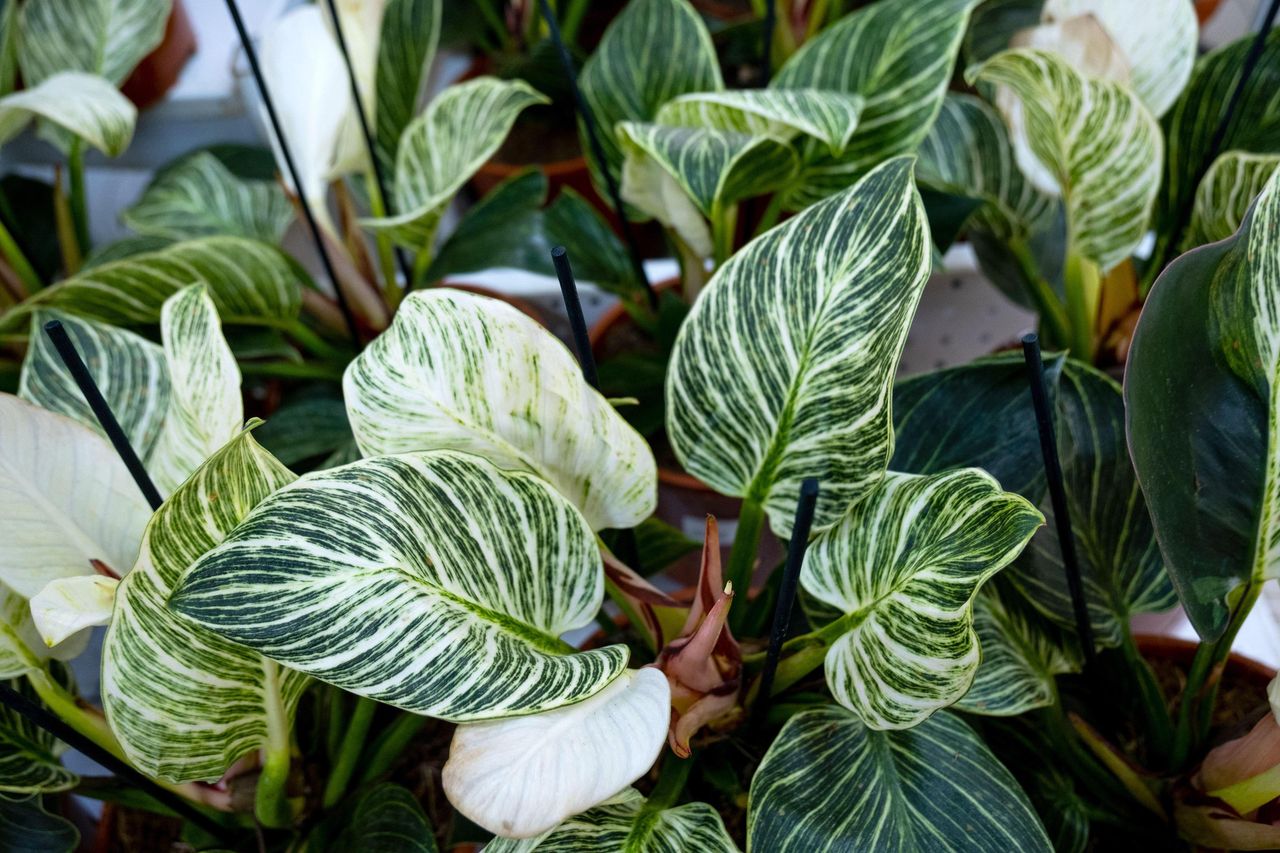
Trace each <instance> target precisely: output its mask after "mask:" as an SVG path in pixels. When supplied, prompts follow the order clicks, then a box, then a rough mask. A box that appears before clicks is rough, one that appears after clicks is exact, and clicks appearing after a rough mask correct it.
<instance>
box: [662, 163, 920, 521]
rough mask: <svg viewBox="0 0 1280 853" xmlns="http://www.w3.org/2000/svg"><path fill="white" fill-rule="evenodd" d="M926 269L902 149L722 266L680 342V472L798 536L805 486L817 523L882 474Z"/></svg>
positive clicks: (674, 393) (676, 407) (671, 393)
mask: <svg viewBox="0 0 1280 853" xmlns="http://www.w3.org/2000/svg"><path fill="white" fill-rule="evenodd" d="M928 275H929V233H928V225H927V223H926V221H925V216H924V210H923V207H922V205H921V204H920V198H919V196H918V195H917V193H916V191H915V186H914V184H913V182H912V179H911V161H910V159H909V158H898V159H895V160H892V161H890V162H888V163H886V164H884V165H883V166H881V167H879V168H878V169H876V170H875V171H874V172H872V173H871V174H869V175H867V176H866V177H865V178H863V179H862V180H861V181H860V182H859V183H858V184H857V185H856V186H854V187H852V188H851V189H849V190H846V191H845V192H843V193H841V194H839V195H837V196H835V197H833V198H831V199H828V200H827V201H825V202H823V203H822V204H820V205H815V206H814V207H812V208H809V209H808V210H805V211H804V212H803V213H801V214H800V215H798V216H796V217H794V218H792V219H790V220H788V221H787V222H785V223H783V224H782V225H780V226H778V227H777V228H774V229H773V230H771V231H769V232H767V233H765V234H764V235H762V236H761V237H758V238H757V239H755V240H754V241H752V242H751V243H750V244H748V245H747V246H746V247H745V248H743V249H742V250H740V251H739V252H738V253H737V254H735V255H734V256H733V257H732V258H731V259H730V260H729V261H728V262H727V263H725V264H724V265H722V266H721V267H720V269H719V270H717V272H716V274H715V276H714V277H713V278H712V280H711V282H710V283H709V284H708V285H707V287H706V289H705V290H704V291H703V293H702V295H701V296H700V297H699V299H698V301H697V302H696V303H695V304H694V307H693V310H692V312H691V313H690V314H689V317H688V318H687V319H686V321H685V322H684V324H683V326H682V327H681V329H680V334H679V337H678V338H677V341H676V345H675V350H674V352H673V355H672V359H671V366H670V368H669V370H668V373H667V392H666V393H667V435H668V436H669V437H670V439H671V444H672V447H673V448H674V449H675V452H676V455H677V456H678V457H679V459H680V462H681V464H682V465H683V466H684V468H685V470H687V471H688V472H689V473H691V474H693V475H694V476H696V477H698V478H700V479H701V480H703V481H704V482H706V483H708V484H709V485H710V486H711V487H712V488H714V489H715V490H717V491H719V492H722V493H723V494H728V495H737V496H741V497H745V498H746V499H748V500H750V501H754V502H756V503H758V504H760V505H763V506H764V507H765V509H766V510H767V511H768V513H769V519H770V522H771V524H772V527H773V529H774V531H775V532H777V533H778V534H779V535H782V536H786V535H788V534H789V532H790V525H791V522H792V516H793V514H794V513H795V507H796V500H797V496H798V494H799V491H800V483H801V481H802V480H803V479H804V478H805V477H818V478H820V479H821V481H822V494H821V496H820V497H819V498H818V507H817V514H816V517H815V520H814V524H815V527H816V528H817V529H821V528H823V527H828V526H830V525H832V524H834V523H835V522H836V521H837V520H838V519H839V518H840V516H841V515H843V513H844V511H845V509H846V508H847V507H848V506H849V505H850V504H851V503H853V502H854V501H856V500H858V499H859V498H860V497H862V496H863V495H865V494H866V493H867V492H868V491H869V490H870V489H872V488H873V487H874V486H875V484H876V483H877V482H878V481H879V480H880V478H881V477H882V476H883V475H884V471H885V466H886V464H887V463H888V460H889V453H890V450H891V446H892V438H891V434H890V430H889V424H890V412H889V394H890V389H891V383H892V377H893V373H894V369H895V368H896V366H897V362H898V357H899V356H900V354H901V352H902V346H903V343H904V341H905V339H906V334H907V327H908V326H909V325H910V323H911V318H912V315H913V314H914V313H915V306H916V303H917V301H918V300H919V298H920V292H921V290H922V289H923V287H924V283H925V281H926V279H927V278H928Z"/></svg>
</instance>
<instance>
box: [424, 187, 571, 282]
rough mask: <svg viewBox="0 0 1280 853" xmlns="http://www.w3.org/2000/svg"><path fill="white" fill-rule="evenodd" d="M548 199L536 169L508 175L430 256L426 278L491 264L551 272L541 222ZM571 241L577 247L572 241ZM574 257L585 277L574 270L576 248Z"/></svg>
mask: <svg viewBox="0 0 1280 853" xmlns="http://www.w3.org/2000/svg"><path fill="white" fill-rule="evenodd" d="M546 198H547V178H546V176H545V175H543V174H542V172H540V171H538V170H537V169H529V170H527V171H524V172H521V173H520V174H518V175H515V176H513V177H510V178H507V179H506V180H505V181H503V182H502V183H501V184H499V185H498V186H497V187H495V188H494V189H493V191H492V192H490V193H488V194H487V195H486V196H485V197H484V198H482V199H480V201H479V202H477V203H476V205H475V206H474V207H472V208H471V209H470V210H468V211H467V213H466V215H465V216H463V217H462V221H461V222H459V223H458V227H457V228H456V229H455V230H454V232H453V233H452V234H450V235H449V238H448V239H447V240H445V241H444V244H443V245H441V246H440V249H439V251H438V252H437V253H436V256H435V257H434V258H433V259H432V261H431V266H430V267H429V268H428V270H427V280H428V281H440V280H441V279H443V278H445V277H446V276H450V275H455V274H457V273H465V272H474V271H476V270H484V269H491V268H493V267H514V268H516V269H525V270H532V271H535V272H547V273H550V272H551V271H552V267H551V259H550V256H549V254H548V253H549V252H550V250H551V245H550V244H549V243H548V241H547V239H546V237H545V235H544V234H543V228H542V221H541V220H542V212H541V208H542V204H543V202H544V201H546ZM569 245H570V246H571V247H573V248H575V249H576V245H577V244H576V242H571V243H570V244H569ZM572 256H573V258H574V260H575V263H574V272H575V273H577V274H578V275H579V276H580V277H583V278H585V276H583V275H582V274H581V273H580V272H579V271H578V264H577V263H576V260H577V252H576V251H574V252H573V253H572Z"/></svg>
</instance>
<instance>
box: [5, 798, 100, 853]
mask: <svg viewBox="0 0 1280 853" xmlns="http://www.w3.org/2000/svg"><path fill="white" fill-rule="evenodd" d="M0 838H2V839H4V842H5V843H4V847H3V849H4V853H71V852H72V851H73V850H75V849H76V848H77V847H78V846H79V844H80V831H79V830H77V829H76V826H75V824H73V823H72V822H71V821H69V820H67V819H66V818H64V817H60V816H58V815H55V814H50V813H49V812H47V811H45V809H44V806H43V805H41V803H40V798H39V797H34V796H33V797H30V798H28V799H12V800H11V799H9V798H8V797H5V796H0Z"/></svg>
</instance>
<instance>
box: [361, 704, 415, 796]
mask: <svg viewBox="0 0 1280 853" xmlns="http://www.w3.org/2000/svg"><path fill="white" fill-rule="evenodd" d="M429 722H431V718H430V717H423V716H421V715H419V714H411V713H409V712H408V711H405V712H403V713H401V714H400V716H399V717H397V718H396V719H395V721H394V722H392V723H391V725H389V726H387V727H386V729H385V730H383V732H382V734H380V735H378V737H377V738H376V739H374V741H373V746H371V747H370V748H369V749H368V750H367V752H366V755H367V756H368V758H367V759H366V760H365V762H364V770H363V772H361V774H360V780H359V782H358V784H360V785H364V784H366V783H368V782H372V781H373V780H374V779H377V778H378V777H379V776H381V775H382V774H383V773H386V772H387V771H388V770H390V769H391V766H392V765H393V764H395V763H396V760H397V759H399V758H400V756H401V755H403V754H404V750H405V747H407V746H408V745H409V744H410V743H411V742H412V741H413V739H414V738H415V737H417V735H418V732H420V731H422V729H423V727H424V726H426V724H427V723H429Z"/></svg>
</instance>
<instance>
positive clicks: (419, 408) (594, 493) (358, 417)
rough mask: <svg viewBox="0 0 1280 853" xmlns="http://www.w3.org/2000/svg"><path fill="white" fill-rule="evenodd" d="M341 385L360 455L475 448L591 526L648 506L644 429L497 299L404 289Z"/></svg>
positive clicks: (551, 341)
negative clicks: (386, 323) (554, 495)
mask: <svg viewBox="0 0 1280 853" xmlns="http://www.w3.org/2000/svg"><path fill="white" fill-rule="evenodd" d="M343 391H344V393H345V396H346V400H347V416H348V418H349V419H350V421H351V429H352V432H354V433H355V436H356V441H357V443H358V444H359V445H360V450H361V452H363V453H364V454H365V455H366V456H375V455H379V454H384V453H403V452H405V451H413V450H434V449H452V450H461V451H465V452H467V453H474V454H476V455H478V456H482V457H484V458H485V459H487V460H489V461H490V462H492V463H494V464H496V465H498V466H500V467H503V468H510V469H515V470H522V471H529V472H531V473H534V474H537V475H538V476H540V477H542V478H543V479H544V480H546V481H547V482H549V483H551V484H552V485H553V486H554V487H555V488H557V489H559V491H560V493H561V494H563V495H564V496H565V497H566V498H568V499H569V500H570V501H572V502H573V503H574V504H575V505H577V507H578V508H579V510H580V511H581V512H582V514H583V515H584V516H586V519H587V521H588V523H590V525H591V527H592V528H593V529H596V530H598V529H600V528H603V527H634V526H635V525H637V524H639V523H640V522H641V521H643V520H644V519H645V518H648V517H649V516H650V515H651V514H652V513H653V509H654V505H655V503H656V501H657V468H656V463H655V462H654V458H653V453H652V451H650V450H649V447H648V445H647V444H646V443H645V441H644V439H643V438H642V437H641V436H640V434H639V433H637V432H636V431H635V430H634V429H632V428H631V427H630V426H629V425H628V424H627V422H626V421H625V420H623V418H622V416H621V415H619V414H618V413H617V412H616V411H615V410H614V408H613V407H612V406H611V405H609V403H608V401H607V400H605V398H604V397H602V396H600V394H599V393H597V392H596V391H595V390H594V389H592V388H591V386H589V385H588V384H587V383H586V382H585V381H584V380H583V378H582V371H581V369H580V368H579V367H578V363H577V361H576V360H575V359H574V357H573V355H572V354H570V352H569V351H568V350H567V349H566V348H565V347H564V345H563V344H561V343H560V341H559V340H557V339H556V338H555V337H554V336H553V335H551V334H550V333H549V332H548V331H547V330H546V329H544V328H542V327H541V326H539V325H538V324H537V323H536V322H534V321H533V320H530V319H529V318H528V317H526V316H525V315H524V314H522V313H520V312H519V311H517V310H516V309H514V308H512V307H511V306H509V305H507V304H505V303H503V302H499V301H498V300H495V299H488V298H486V297H483V296H476V295H473V294H469V293H465V292H461V291H450V290H433V291H430V292H419V293H414V294H412V295H411V296H409V298H407V299H406V300H405V301H404V303H403V304H402V305H401V306H400V310H399V311H398V312H397V313H396V318H395V321H394V322H393V323H392V324H391V328H390V329H388V330H387V331H386V332H384V333H383V334H382V335H381V336H380V337H379V338H378V339H377V340H375V341H374V342H373V343H372V344H370V345H369V346H368V348H366V349H365V351H364V352H363V353H361V354H360V355H359V356H358V357H357V358H356V359H355V361H353V362H352V363H351V365H350V366H349V367H348V368H347V372H346V375H345V376H344V377H343Z"/></svg>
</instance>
